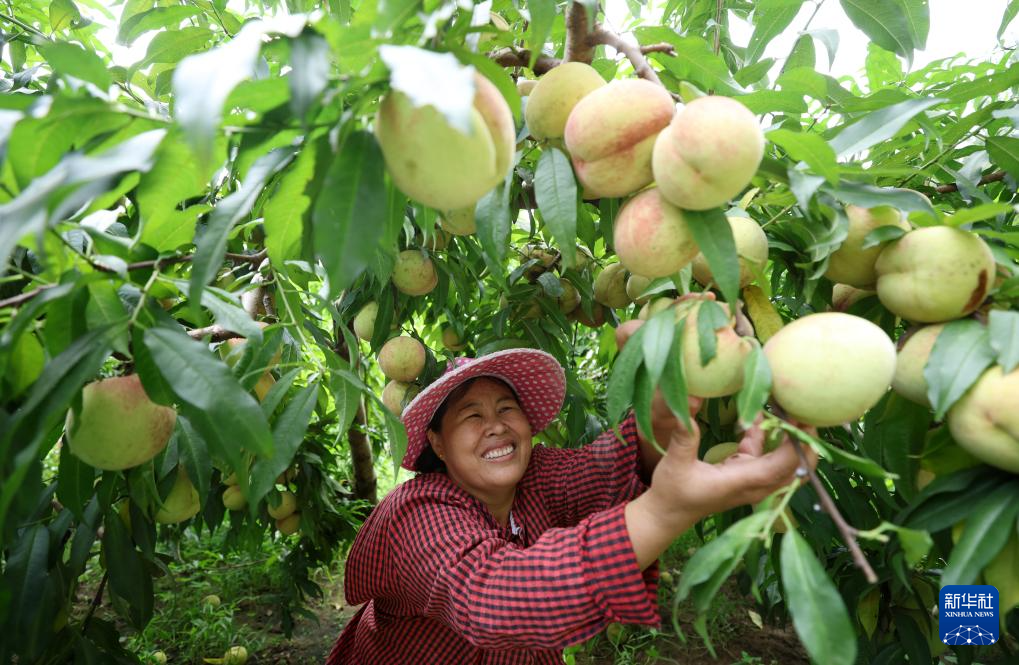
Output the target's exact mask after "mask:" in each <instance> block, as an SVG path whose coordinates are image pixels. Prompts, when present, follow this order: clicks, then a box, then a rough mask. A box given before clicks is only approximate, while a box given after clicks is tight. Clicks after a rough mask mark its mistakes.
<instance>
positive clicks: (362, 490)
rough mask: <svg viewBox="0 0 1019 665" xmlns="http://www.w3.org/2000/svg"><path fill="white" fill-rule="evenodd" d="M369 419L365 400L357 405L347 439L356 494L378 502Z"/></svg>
mask: <svg viewBox="0 0 1019 665" xmlns="http://www.w3.org/2000/svg"><path fill="white" fill-rule="evenodd" d="M366 425H367V419H366V418H365V413H364V400H362V401H361V403H360V404H359V405H358V407H357V415H355V416H354V422H352V423H351V424H350V429H348V430H347V441H349V442H350V461H351V463H352V464H353V465H354V496H355V497H357V498H358V499H365V500H367V501H371V502H372V504H375V503H377V502H378V495H377V494H376V490H377V489H378V485H379V483H378V478H376V476H375V464H374V459H373V458H372V444H371V441H369V440H368V435H367V434H366V433H365V432H366V431H367V427H366Z"/></svg>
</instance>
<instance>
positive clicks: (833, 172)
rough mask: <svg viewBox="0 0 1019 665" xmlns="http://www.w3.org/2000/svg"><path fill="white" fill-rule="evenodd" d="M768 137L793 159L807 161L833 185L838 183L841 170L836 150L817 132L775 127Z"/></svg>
mask: <svg viewBox="0 0 1019 665" xmlns="http://www.w3.org/2000/svg"><path fill="white" fill-rule="evenodd" d="M767 137H768V140H769V141H771V142H772V143H775V144H777V145H778V146H779V147H781V148H782V149H783V150H785V151H786V152H787V153H789V156H790V157H792V158H793V159H796V160H800V161H803V162H806V163H807V165H808V166H809V167H810V168H812V169H813V170H814V172H815V173H817V174H818V175H821V176H824V179H825V180H827V181H828V182H829V183H831V184H832V185H835V184H837V183H838V181H839V170H838V163H837V161H836V160H835V151H834V150H833V149H832V147H831V146H830V145H828V142H827V141H825V140H824V139H823V138H821V137H820V136H818V135H817V134H812V133H808V132H794V131H792V130H790V129H773V130H772V131H770V132H768V134H767Z"/></svg>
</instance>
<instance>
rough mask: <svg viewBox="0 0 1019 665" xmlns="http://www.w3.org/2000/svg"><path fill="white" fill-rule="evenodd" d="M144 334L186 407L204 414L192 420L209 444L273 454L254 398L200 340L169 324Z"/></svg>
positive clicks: (165, 375)
mask: <svg viewBox="0 0 1019 665" xmlns="http://www.w3.org/2000/svg"><path fill="white" fill-rule="evenodd" d="M144 340H145V346H146V347H147V348H148V350H149V352H150V353H151V354H152V357H153V359H154V360H155V361H156V364H157V365H158V366H159V371H160V372H161V373H162V375H163V377H164V378H165V379H166V381H167V383H169V385H170V386H171V387H172V388H173V392H174V393H175V394H176V395H177V397H178V398H179V399H180V401H181V402H182V405H181V408H182V410H183V411H184V413H185V414H187V415H188V416H189V417H190V416H191V415H192V414H194V413H196V412H197V413H199V414H201V415H203V416H204V418H203V419H201V420H196V419H194V418H192V419H191V420H192V424H194V425H195V427H196V428H198V430H199V432H200V433H201V435H202V437H203V438H204V439H205V440H206V441H207V442H208V443H209V444H211V445H216V446H219V447H220V448H221V449H229V448H236V447H237V446H238V445H239V446H240V447H243V448H246V449H248V450H250V451H251V452H253V453H255V454H256V455H262V456H270V455H272V451H273V441H272V433H271V432H270V431H269V423H268V422H267V421H266V418H265V414H264V413H262V409H261V407H260V406H259V404H258V402H257V401H256V400H255V398H254V397H252V396H251V395H250V394H249V393H248V392H246V391H245V390H244V389H243V388H242V387H241V385H240V384H239V383H238V382H237V379H236V378H234V375H233V373H232V372H231V371H230V368H229V367H227V366H226V365H225V364H224V363H223V362H222V361H220V360H219V359H218V358H216V357H215V356H214V355H213V354H212V353H210V352H209V350H208V348H207V347H206V346H205V345H204V344H202V343H200V342H196V341H195V340H193V339H191V338H190V337H188V336H187V335H185V334H183V333H181V332H178V331H176V330H171V329H168V328H150V329H148V330H146V331H145V337H144Z"/></svg>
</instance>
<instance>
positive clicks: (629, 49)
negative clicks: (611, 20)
mask: <svg viewBox="0 0 1019 665" xmlns="http://www.w3.org/2000/svg"><path fill="white" fill-rule="evenodd" d="M588 44H591V45H592V46H594V45H597V44H604V45H606V46H611V47H612V48H614V49H615V50H616V51H618V52H620V53H622V54H623V55H625V56H626V57H627V59H628V60H629V61H630V64H632V65H633V71H634V72H635V73H636V74H637V76H639V77H641V78H642V79H647V80H648V81H651V82H652V83H657V84H658V85H662V81H661V79H659V78H658V74H657V73H655V70H654V69H652V68H651V64H650V63H649V62H648V61H647V58H645V57H644V52H643V49H641V48H640V46H637V45H635V44H630V43H628V42H626V41H623V38H622V37H620V36H619V35H617V34H616V33H614V32H611V31H609V30H606V29H605V28H604V27H602V26H600V25H599V26H596V27H595V29H594V31H593V32H591V36H590V37H588ZM655 46H656V49H657V50H659V51H660V50H661V49H660V48H659V47H661V46H663V45H661V44H656V45H655ZM666 46H667V45H666Z"/></svg>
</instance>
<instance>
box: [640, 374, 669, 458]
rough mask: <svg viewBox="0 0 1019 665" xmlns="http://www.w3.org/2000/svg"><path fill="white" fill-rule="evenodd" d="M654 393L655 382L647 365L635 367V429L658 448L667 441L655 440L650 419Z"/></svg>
mask: <svg viewBox="0 0 1019 665" xmlns="http://www.w3.org/2000/svg"><path fill="white" fill-rule="evenodd" d="M654 394H655V384H654V383H652V382H651V377H650V376H649V375H648V371H647V367H645V366H644V365H641V366H640V367H638V368H637V376H636V377H634V382H633V415H634V420H635V421H636V422H637V429H638V430H640V433H641V434H642V435H643V436H644V438H645V439H647V440H648V441H655V444H656V445H657V446H658V447H659V448H660V447H661V446H662V445H667V444H668V442H667V441H656V440H655V429H654V427H653V426H652V421H651V401H652V399H653V398H654Z"/></svg>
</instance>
